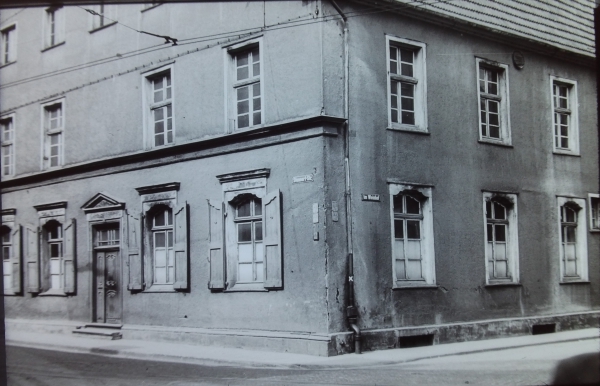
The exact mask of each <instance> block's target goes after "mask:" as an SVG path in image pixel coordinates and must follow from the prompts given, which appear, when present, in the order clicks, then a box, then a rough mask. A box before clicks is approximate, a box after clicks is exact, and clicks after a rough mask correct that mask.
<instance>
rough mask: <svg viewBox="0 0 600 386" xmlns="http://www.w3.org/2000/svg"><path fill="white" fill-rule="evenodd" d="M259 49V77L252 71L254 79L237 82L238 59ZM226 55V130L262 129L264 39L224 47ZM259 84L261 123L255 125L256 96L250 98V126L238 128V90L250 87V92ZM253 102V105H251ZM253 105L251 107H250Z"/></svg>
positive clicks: (263, 114)
mask: <svg viewBox="0 0 600 386" xmlns="http://www.w3.org/2000/svg"><path fill="white" fill-rule="evenodd" d="M256 48H258V60H259V62H258V68H259V75H254V70H252V75H253V76H252V77H249V78H245V79H244V80H241V81H238V80H237V58H238V56H239V55H240V54H243V53H247V52H251V51H252V50H254V49H256ZM224 55H225V66H226V71H225V75H226V76H225V89H226V92H225V98H226V100H225V106H227V111H226V116H225V119H226V126H225V127H226V128H227V129H228V132H235V131H244V130H251V129H256V128H260V127H262V126H264V125H265V93H264V88H265V86H264V73H265V70H264V68H265V66H264V45H263V44H262V38H261V37H258V38H252V39H249V40H245V41H243V42H239V43H236V44H232V45H228V46H224ZM252 67H253V66H252V63H249V64H248V69H249V70H251V69H252ZM257 83H258V84H259V89H260V98H259V99H260V123H258V124H254V119H253V111H254V110H253V107H254V103H255V102H254V99H255V97H256V95H255V94H252V96H250V95H249V97H248V104H249V106H248V126H244V127H242V128H238V125H239V122H238V111H237V108H238V103H237V90H238V89H239V88H242V87H248V90H249V91H250V90H252V89H253V88H252V87H249V86H251V85H254V84H257ZM250 102H252V103H250ZM250 105H251V106H250Z"/></svg>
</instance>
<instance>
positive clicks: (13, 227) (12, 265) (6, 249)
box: [0, 209, 23, 296]
mask: <svg viewBox="0 0 600 386" xmlns="http://www.w3.org/2000/svg"><path fill="white" fill-rule="evenodd" d="M16 214H17V210H16V209H3V210H2V227H1V228H0V230H1V234H2V264H3V271H4V295H5V296H6V295H18V294H21V292H22V291H23V286H22V270H21V267H22V264H21V261H22V256H21V251H22V247H21V226H19V225H17V224H16V223H15V217H16Z"/></svg>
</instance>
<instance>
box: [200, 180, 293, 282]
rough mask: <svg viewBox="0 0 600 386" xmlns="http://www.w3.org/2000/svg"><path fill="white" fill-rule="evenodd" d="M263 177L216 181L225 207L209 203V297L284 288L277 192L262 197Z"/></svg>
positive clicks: (215, 202)
mask: <svg viewBox="0 0 600 386" xmlns="http://www.w3.org/2000/svg"><path fill="white" fill-rule="evenodd" d="M268 175H269V169H258V170H253V171H248V172H238V173H231V174H224V175H220V176H217V178H218V179H219V181H220V182H221V184H222V186H223V194H224V198H225V203H223V202H220V201H214V200H209V202H208V213H209V219H208V220H209V257H210V281H209V288H210V289H211V290H213V291H216V290H226V291H265V290H277V289H282V288H283V272H282V267H283V266H282V259H283V254H282V230H281V192H280V191H279V190H275V191H273V192H270V193H267V190H266V181H267V177H268ZM240 186H243V187H246V188H245V189H240ZM248 187H251V188H248ZM223 236H225V237H223Z"/></svg>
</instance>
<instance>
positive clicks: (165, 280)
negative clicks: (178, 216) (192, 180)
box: [151, 208, 175, 284]
mask: <svg viewBox="0 0 600 386" xmlns="http://www.w3.org/2000/svg"><path fill="white" fill-rule="evenodd" d="M151 232H152V247H153V257H154V259H153V268H154V281H153V282H154V284H173V283H174V282H175V252H174V250H173V210H172V209H170V208H160V209H159V210H158V212H156V213H155V214H154V216H153V217H152V229H151Z"/></svg>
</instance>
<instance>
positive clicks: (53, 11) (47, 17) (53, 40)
mask: <svg viewBox="0 0 600 386" xmlns="http://www.w3.org/2000/svg"><path fill="white" fill-rule="evenodd" d="M64 13H65V8H64V7H62V6H52V7H48V8H46V9H45V11H44V15H43V16H44V17H43V22H42V25H43V26H44V41H43V48H42V52H43V51H46V50H49V49H51V48H54V47H57V46H60V45H62V44H64V43H65V26H64V23H65V15H64ZM51 15H52V16H51Z"/></svg>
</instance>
